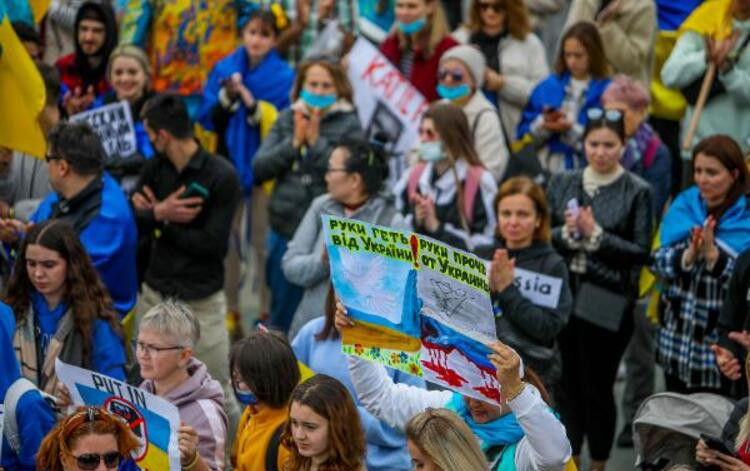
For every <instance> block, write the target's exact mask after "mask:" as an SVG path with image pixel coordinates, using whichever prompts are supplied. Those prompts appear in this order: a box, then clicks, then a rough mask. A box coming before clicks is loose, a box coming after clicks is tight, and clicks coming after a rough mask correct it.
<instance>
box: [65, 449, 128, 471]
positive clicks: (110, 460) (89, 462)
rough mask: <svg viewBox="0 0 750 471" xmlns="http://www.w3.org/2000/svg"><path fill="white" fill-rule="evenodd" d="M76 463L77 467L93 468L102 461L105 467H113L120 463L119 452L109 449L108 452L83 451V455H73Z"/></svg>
mask: <svg viewBox="0 0 750 471" xmlns="http://www.w3.org/2000/svg"><path fill="white" fill-rule="evenodd" d="M73 458H75V459H76V462H77V463H78V467H79V468H81V469H85V470H93V469H96V468H97V467H98V466H99V463H101V462H102V461H104V466H106V467H107V469H115V468H117V466H118V465H119V464H120V458H121V457H120V452H119V451H110V452H109V453H104V454H101V455H100V454H99V453H84V454H83V455H78V456H75V455H74V456H73Z"/></svg>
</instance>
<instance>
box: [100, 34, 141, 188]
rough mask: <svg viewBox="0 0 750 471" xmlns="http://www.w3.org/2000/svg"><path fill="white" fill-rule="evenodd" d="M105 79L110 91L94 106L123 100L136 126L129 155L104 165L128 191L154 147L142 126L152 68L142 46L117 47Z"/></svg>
mask: <svg viewBox="0 0 750 471" xmlns="http://www.w3.org/2000/svg"><path fill="white" fill-rule="evenodd" d="M107 79H108V80H109V83H110V84H111V86H112V90H111V91H110V92H108V93H107V94H106V95H104V96H103V97H102V98H101V99H100V100H96V101H95V102H94V104H93V108H98V107H101V106H104V105H109V104H112V103H115V102H118V101H121V100H124V101H126V102H127V103H128V105H129V106H130V116H131V117H132V119H133V124H134V127H135V138H136V150H135V151H134V153H133V154H130V155H114V156H109V157H108V158H107V161H106V163H105V168H106V169H107V171H108V172H109V174H110V175H112V176H113V177H115V178H116V179H117V180H118V181H119V182H120V186H121V187H122V189H123V190H124V191H125V192H126V193H130V191H132V189H133V187H134V186H135V183H136V181H137V179H138V174H139V173H140V171H141V168H142V167H143V164H144V163H145V161H146V160H148V159H150V158H152V157H153V156H154V148H153V147H151V143H150V142H149V140H148V135H147V134H146V129H145V128H144V127H143V120H142V119H141V110H142V109H143V105H144V104H145V103H146V101H148V100H149V99H150V98H151V97H153V96H154V93H153V92H152V91H151V68H150V66H149V62H148V58H147V57H146V54H145V53H144V52H143V50H142V49H140V48H138V47H136V46H132V45H130V44H124V45H120V46H117V47H116V48H115V49H114V50H113V51H112V53H111V54H110V56H109V64H107Z"/></svg>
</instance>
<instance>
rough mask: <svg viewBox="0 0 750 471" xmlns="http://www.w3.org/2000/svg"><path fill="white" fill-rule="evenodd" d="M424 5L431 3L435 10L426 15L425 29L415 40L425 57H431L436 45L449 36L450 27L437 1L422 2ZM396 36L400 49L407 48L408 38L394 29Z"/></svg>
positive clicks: (427, 0)
mask: <svg viewBox="0 0 750 471" xmlns="http://www.w3.org/2000/svg"><path fill="white" fill-rule="evenodd" d="M422 1H423V2H424V3H425V4H426V5H429V4H430V3H432V4H433V5H434V7H435V9H434V10H433V11H432V14H429V15H427V27H426V28H424V29H423V30H422V31H420V32H419V33H417V35H416V40H417V41H418V42H419V45H420V46H421V48H422V49H424V53H425V55H426V56H427V57H432V55H433V54H434V53H435V49H437V47H438V44H440V42H441V41H442V40H443V39H444V38H445V37H446V36H448V35H450V34H451V31H450V27H449V26H448V20H447V19H446V17H445V11H443V7H442V5H441V4H440V1H439V0H422ZM396 34H397V35H398V44H399V46H400V47H401V49H402V50H403V49H406V48H407V47H408V46H409V38H408V36H406V35H405V34H404V33H402V32H401V30H400V29H398V28H396Z"/></svg>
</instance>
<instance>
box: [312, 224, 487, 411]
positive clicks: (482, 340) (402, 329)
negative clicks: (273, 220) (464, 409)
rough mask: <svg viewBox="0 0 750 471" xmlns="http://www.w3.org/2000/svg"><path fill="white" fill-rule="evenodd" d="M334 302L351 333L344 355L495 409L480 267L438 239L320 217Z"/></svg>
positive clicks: (484, 287)
mask: <svg viewBox="0 0 750 471" xmlns="http://www.w3.org/2000/svg"><path fill="white" fill-rule="evenodd" d="M323 228H324V231H325V237H326V249H327V250H328V259H329V261H330V265H331V279H332V282H333V287H334V289H335V291H336V295H337V296H338V298H339V299H340V300H341V302H342V303H343V304H344V306H346V308H347V310H348V312H349V315H350V316H351V317H352V318H353V319H354V320H355V321H356V326H355V327H353V328H351V329H346V330H345V331H344V332H343V333H342V344H343V351H344V353H347V354H350V355H357V356H360V357H362V358H366V359H368V360H371V361H376V362H378V363H381V364H384V365H386V366H389V367H391V368H395V369H398V370H401V371H404V372H406V373H409V374H412V375H415V376H419V377H422V378H424V379H426V380H427V381H430V382H433V383H436V384H439V385H442V386H446V387H448V388H451V389H453V390H455V391H457V392H459V393H461V394H464V395H467V396H472V397H475V398H477V399H480V400H483V401H489V402H495V403H500V401H501V395H500V390H499V384H498V382H497V379H496V377H495V367H494V366H493V365H492V363H490V361H489V360H488V359H487V356H488V355H489V354H490V353H491V350H490V349H489V348H488V347H487V345H488V344H490V343H492V342H494V341H496V339H497V335H496V331H495V321H494V317H493V312H492V303H491V301H490V287H489V283H488V281H487V279H488V275H487V274H488V265H487V262H485V261H484V260H482V259H480V258H478V257H476V256H474V255H472V254H470V253H468V252H464V251H463V250H459V249H456V248H454V247H451V246H449V245H447V244H444V243H442V242H439V241H437V240H435V239H431V238H429V237H425V236H423V235H420V234H414V233H411V232H408V231H402V230H396V229H390V228H386V227H382V226H377V225H374V224H368V223H365V222H361V221H355V220H352V219H346V218H337V217H333V216H323Z"/></svg>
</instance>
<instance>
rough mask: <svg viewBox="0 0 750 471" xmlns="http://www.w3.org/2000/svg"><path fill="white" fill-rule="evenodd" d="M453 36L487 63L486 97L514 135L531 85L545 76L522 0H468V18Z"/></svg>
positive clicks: (537, 42) (542, 58)
mask: <svg viewBox="0 0 750 471" xmlns="http://www.w3.org/2000/svg"><path fill="white" fill-rule="evenodd" d="M453 37H454V38H455V39H456V40H457V41H458V42H460V43H462V44H470V45H472V46H475V47H478V48H479V51H480V52H481V53H482V55H483V56H484V58H485V60H486V62H487V71H486V72H485V76H484V78H483V82H484V85H483V87H482V89H483V90H484V93H485V95H487V98H488V99H489V100H490V101H491V102H492V103H494V104H496V106H497V107H498V108H499V110H500V116H501V117H502V121H503V126H504V127H505V132H506V135H507V136H515V134H516V128H518V123H519V122H520V121H521V112H522V111H523V109H524V107H525V106H526V103H527V102H528V100H529V96H530V95H531V92H532V90H533V89H534V87H535V86H536V85H537V84H538V83H539V82H540V81H541V80H542V79H544V78H545V77H547V75H549V66H548V65H547V59H546V56H545V51H544V46H543V45H542V42H541V41H540V40H539V37H537V35H536V34H534V33H532V32H531V26H530V24H529V17H528V11H527V9H526V5H524V2H523V0H505V1H502V2H501V1H494V2H493V1H480V0H472V1H471V6H470V7H469V19H468V21H467V22H466V23H465V24H464V25H463V26H461V27H460V28H459V29H458V30H456V31H455V32H454V33H453Z"/></svg>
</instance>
